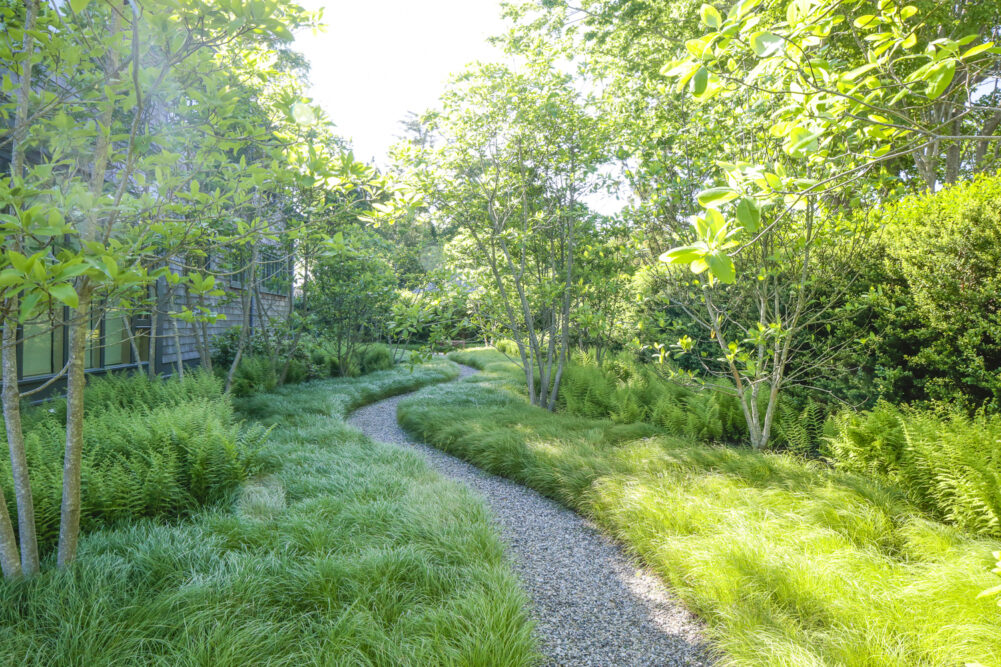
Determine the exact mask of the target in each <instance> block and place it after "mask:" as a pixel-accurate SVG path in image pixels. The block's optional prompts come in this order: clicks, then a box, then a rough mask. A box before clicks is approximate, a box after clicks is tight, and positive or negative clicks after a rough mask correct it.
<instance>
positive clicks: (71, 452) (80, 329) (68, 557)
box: [57, 280, 91, 568]
mask: <svg viewBox="0 0 1001 667" xmlns="http://www.w3.org/2000/svg"><path fill="white" fill-rule="evenodd" d="M77 293H78V294H79V297H80V304H79V306H78V307H77V308H76V309H75V311H74V318H73V319H72V320H71V321H70V324H69V328H70V329H69V371H68V372H67V373H66V453H65V457H64V459H63V500H62V507H61V508H60V516H59V550H58V554H57V564H58V566H59V567H60V568H65V567H67V566H68V565H69V564H70V563H72V562H73V561H74V560H75V559H76V547H77V541H78V540H79V537H80V506H81V498H80V468H81V464H82V460H83V407H84V406H83V393H84V386H85V385H86V382H87V378H86V373H85V371H86V368H85V363H84V359H85V356H86V353H87V338H88V336H89V334H90V301H91V288H90V285H89V284H88V283H87V281H86V280H84V281H83V282H82V285H81V287H78V288H77Z"/></svg>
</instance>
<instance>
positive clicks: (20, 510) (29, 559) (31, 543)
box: [0, 0, 39, 576]
mask: <svg viewBox="0 0 1001 667" xmlns="http://www.w3.org/2000/svg"><path fill="white" fill-rule="evenodd" d="M37 19H38V0H27V2H26V3H25V21H24V37H23V41H22V45H21V50H22V53H23V54H24V63H23V64H22V66H21V72H20V75H21V76H20V82H19V83H20V85H19V87H18V93H17V105H16V108H15V111H14V127H13V131H14V137H13V144H12V146H11V165H10V173H11V181H12V183H11V185H12V186H15V187H16V186H17V185H19V183H18V181H20V180H21V179H22V178H23V172H24V157H25V149H26V146H25V144H24V139H25V134H26V132H27V130H28V103H29V100H30V97H31V85H32V76H31V74H32V64H33V63H32V59H31V55H32V53H33V52H34V50H35V49H34V39H35V38H34V37H33V36H32V35H31V32H32V31H33V30H34V29H35V25H36V22H37ZM21 240H22V239H21V238H20V237H18V238H17V242H16V244H15V245H16V247H17V249H18V250H22V249H23V248H22V247H21ZM6 305H7V308H6V310H5V318H4V322H3V343H2V345H3V351H2V364H3V399H2V400H3V416H4V424H5V427H6V432H7V445H8V449H9V450H10V466H11V473H12V476H13V481H14V495H15V498H16V499H17V523H18V533H19V538H20V550H21V565H20V570H21V573H23V574H26V575H33V574H36V573H37V572H38V567H39V563H38V538H37V536H36V532H35V503H34V500H33V499H32V497H31V479H30V475H29V471H28V457H27V454H26V452H25V449H24V432H23V430H22V428H21V390H20V387H19V386H18V367H17V328H18V315H19V312H20V299H19V298H18V297H17V296H14V297H13V298H11V299H9V300H8V302H7V304H6ZM17 550H18V547H17V546H16V545H14V531H13V527H12V526H11V521H10V515H9V514H8V512H7V502H6V500H3V507H2V508H0V551H2V555H0V564H2V569H3V573H4V576H13V575H14V574H16V573H17V572H16V571H15V570H16V568H14V569H12V567H11V564H10V562H9V561H13V562H15V563H16V560H17Z"/></svg>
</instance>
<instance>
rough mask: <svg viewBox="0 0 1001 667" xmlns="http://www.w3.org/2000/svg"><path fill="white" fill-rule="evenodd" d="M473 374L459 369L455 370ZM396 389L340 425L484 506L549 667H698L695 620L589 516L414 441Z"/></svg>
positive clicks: (702, 650) (702, 657) (703, 655)
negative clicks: (412, 460) (401, 453)
mask: <svg viewBox="0 0 1001 667" xmlns="http://www.w3.org/2000/svg"><path fill="white" fill-rule="evenodd" d="M475 372H476V371H475V370H474V369H472V368H468V367H465V366H464V367H462V376H463V377H467V376H469V375H472V374H473V373H475ZM404 398H405V396H397V397H394V398H390V399H387V400H384V401H380V402H378V403H374V404H372V405H369V406H367V407H364V408H361V409H360V410H358V411H357V412H355V413H354V414H353V415H351V417H350V418H349V419H348V422H349V423H350V424H351V425H353V426H355V427H356V428H358V429H361V430H362V431H363V432H364V433H365V434H366V435H368V436H369V437H370V438H372V439H373V440H378V441H381V442H390V443H395V444H398V445H403V446H408V447H413V448H416V449H418V450H420V451H421V452H422V453H423V454H424V455H425V456H426V457H427V459H428V462H429V463H430V464H431V465H432V467H434V468H435V469H437V470H438V471H439V472H441V473H442V474H444V475H445V476H447V477H450V478H452V479H456V480H459V481H461V482H463V483H465V484H467V485H468V486H470V487H471V488H473V489H474V490H475V491H476V492H477V493H479V494H480V495H481V496H482V497H483V498H484V500H485V501H486V503H487V505H489V507H490V509H491V510H492V513H493V517H494V521H495V523H496V524H497V526H498V528H499V529H500V532H501V535H502V538H503V539H504V541H505V542H506V544H507V549H508V553H509V555H510V557H511V560H512V561H513V566H514V570H515V572H516V573H517V574H518V576H519V577H520V579H521V581H522V586H523V587H524V588H525V590H526V592H527V593H528V594H529V596H530V597H531V599H532V602H533V603H534V610H533V615H534V617H535V620H536V623H537V632H538V635H539V639H540V643H541V649H542V652H543V653H544V654H545V656H546V657H547V658H548V660H547V664H549V665H602V666H605V665H608V666H613V665H614V666H619V665H708V664H710V662H711V661H710V660H709V659H708V657H707V651H706V644H705V642H704V640H703V639H702V638H701V634H702V633H701V627H700V625H699V623H698V621H697V620H695V619H694V618H693V617H692V615H691V614H689V613H688V612H687V611H686V610H685V609H684V608H682V607H681V605H680V604H679V603H678V602H677V600H676V599H674V598H673V597H672V596H671V594H670V593H669V592H668V591H667V590H666V589H665V588H664V585H663V584H662V583H661V582H660V580H659V579H657V577H656V576H654V575H653V574H652V573H651V572H649V571H647V570H645V569H643V568H641V567H638V566H637V564H636V563H635V562H634V561H633V560H631V559H630V558H629V557H627V556H626V555H625V554H623V552H622V550H621V549H620V548H619V547H618V546H617V545H616V544H615V543H614V542H613V541H611V540H610V539H609V538H608V537H606V536H604V535H602V534H601V533H600V532H599V531H598V530H597V529H596V528H595V527H594V525H593V524H591V522H589V521H587V520H586V519H584V518H582V517H580V516H579V515H577V514H576V513H574V512H573V511H571V510H569V509H566V508H564V507H562V506H560V505H558V504H556V503H555V502H553V501H551V500H549V499H548V498H544V497H543V496H541V495H539V494H538V493H536V492H535V491H532V490H531V489H528V488H526V487H523V486H521V485H519V484H515V483H514V482H511V481H508V480H506V479H502V478H500V477H495V476H493V475H489V474H487V473H485V472H483V471H482V470H480V469H479V468H476V467H474V466H472V465H470V464H468V463H466V462H464V461H461V460H459V459H457V458H455V457H453V456H450V455H448V454H445V453H444V452H442V451H440V450H438V449H435V448H433V447H430V446H428V445H425V444H421V443H417V442H414V441H413V440H412V439H411V438H410V437H409V436H408V435H407V434H406V433H405V432H404V431H403V429H401V428H400V427H399V425H398V424H397V422H396V406H397V404H399V402H400V401H401V400H403V399H404Z"/></svg>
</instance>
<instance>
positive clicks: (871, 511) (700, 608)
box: [400, 352, 1001, 666]
mask: <svg viewBox="0 0 1001 667" xmlns="http://www.w3.org/2000/svg"><path fill="white" fill-rule="evenodd" d="M454 358H456V359H457V360H462V361H464V362H467V363H468V362H471V361H472V362H477V363H478V364H479V365H481V366H482V367H484V368H486V369H487V370H486V371H485V372H484V373H482V374H480V375H479V376H476V377H474V378H470V379H469V380H467V381H466V382H465V383H462V384H461V385H450V386H443V387H435V388H429V389H426V390H424V391H422V392H420V393H419V394H417V395H416V396H415V397H413V398H411V399H408V400H406V401H404V403H402V404H401V406H400V419H401V423H402V424H403V425H404V426H405V427H406V428H407V429H408V430H409V431H411V432H412V433H414V434H415V435H416V436H417V437H420V438H422V439H424V440H426V441H428V442H431V443H433V444H435V445H437V446H438V447H440V448H442V449H444V450H446V451H448V452H450V453H452V454H455V455H457V456H461V457H462V458H465V459H466V460H469V461H471V462H473V463H475V464H476V465H478V466H480V467H482V468H484V469H485V470H488V471H490V472H492V473H494V474H499V475H503V476H505V477H509V478H511V479H515V480H517V481H519V482H521V483H523V484H525V485H527V486H530V487H532V488H535V489H537V490H539V491H540V492H542V493H544V494H546V495H548V496H550V497H552V498H555V499H557V500H559V501H561V502H563V503H565V504H567V505H569V506H571V507H573V508H574V509H576V510H578V511H580V512H582V513H584V514H586V515H589V516H591V517H593V518H595V519H596V520H597V521H598V522H599V523H600V524H602V525H603V526H604V527H605V528H606V529H608V530H609V531H610V532H612V533H613V534H614V535H616V536H617V537H618V538H620V539H621V540H622V541H623V542H625V544H627V545H628V546H629V548H631V549H633V550H635V551H636V552H637V553H638V554H639V555H640V556H641V557H642V558H643V559H644V560H645V561H646V562H647V563H649V564H650V565H651V566H652V567H653V568H655V569H656V570H657V571H658V572H659V573H660V574H661V575H662V576H663V577H664V578H665V579H666V580H667V581H669V582H670V583H671V584H672V586H673V588H674V589H675V590H676V591H677V593H678V594H679V595H680V596H681V597H682V598H683V599H684V600H685V601H686V602H687V603H688V604H689V605H690V606H691V607H692V608H693V609H694V610H695V611H697V612H698V613H699V614H701V615H702V616H703V617H704V618H706V619H707V621H708V623H709V627H710V632H711V634H712V637H713V638H714V639H715V642H716V646H717V647H718V648H719V651H720V654H721V661H722V662H723V664H774V665H830V664H844V665H873V666H875V665H880V666H882V665H900V666H904V665H917V664H924V665H956V664H963V663H964V662H979V663H981V664H984V665H992V664H1001V617H999V616H998V609H997V607H996V606H995V604H994V603H993V601H991V600H988V599H985V598H980V599H978V598H977V595H978V594H979V593H980V592H981V591H983V590H985V589H988V588H990V587H991V586H992V585H996V580H995V581H992V579H991V575H990V573H989V569H990V567H989V565H990V563H991V557H990V554H991V552H992V550H997V549H998V548H999V546H1001V543H999V542H997V541H992V540H989V539H978V538H974V537H971V536H970V535H969V534H968V533H965V532H964V531H962V530H960V529H959V528H957V527H954V526H950V525H946V524H943V523H940V522H937V521H935V520H934V519H933V518H932V517H930V516H929V515H928V514H927V513H926V512H925V511H923V508H922V507H920V506H919V505H916V504H915V503H914V502H913V501H912V499H910V498H909V497H908V495H907V493H905V492H904V491H903V490H902V489H900V488H899V487H897V486H895V485H893V484H890V483H886V482H883V481H880V480H879V479H874V478H869V477H865V476H861V475H858V474H853V473H850V472H844V471H838V470H832V469H830V468H829V467H827V466H825V465H823V464H822V463H820V462H817V461H807V460H804V459H802V458H800V457H798V456H794V455H790V454H780V453H767V452H765V453H761V452H755V451H753V450H751V449H749V448H740V447H719V446H716V447H711V446H706V445H705V444H701V443H699V442H698V441H696V440H694V439H691V438H680V437H675V436H670V435H666V434H664V432H663V431H662V430H660V429H657V428H656V427H654V426H651V425H648V424H617V423H615V422H613V421H611V420H608V419H584V418H580V417H577V416H574V415H569V414H560V413H557V414H552V413H548V412H546V411H544V410H541V409H538V408H534V407H532V406H530V405H528V404H527V403H526V402H525V401H524V399H523V398H522V397H521V396H520V395H519V393H518V390H517V389H516V388H515V387H514V386H513V385H512V380H513V379H514V378H516V377H517V373H518V369H517V367H515V368H514V369H512V368H510V367H506V366H504V365H503V364H502V363H501V362H500V361H499V360H498V359H497V358H496V357H495V356H492V355H491V354H489V353H484V352H466V353H462V354H456V355H454Z"/></svg>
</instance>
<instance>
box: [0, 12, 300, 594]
mask: <svg viewBox="0 0 1001 667" xmlns="http://www.w3.org/2000/svg"><path fill="white" fill-rule="evenodd" d="M0 12H2V14H3V22H4V25H5V26H6V27H7V30H6V31H5V33H4V39H3V40H2V41H0V51H2V55H3V59H4V62H9V63H12V65H13V66H14V67H16V68H17V72H16V73H17V76H18V78H17V79H12V78H8V79H6V81H8V82H9V81H14V80H17V82H18V89H17V93H16V94H15V95H13V96H11V98H10V101H9V102H4V116H5V117H9V118H13V122H12V125H11V126H10V127H8V128H6V129H5V131H4V133H3V134H2V135H0V144H9V145H10V146H11V152H12V161H11V166H10V178H9V179H7V180H5V182H4V183H3V185H2V187H0V197H2V200H0V204H2V205H3V207H4V209H5V211H7V213H5V214H4V215H3V218H2V223H3V224H2V227H0V234H3V236H4V252H3V254H2V256H0V289H2V295H0V296H2V298H3V315H4V343H3V354H4V368H3V382H4V408H5V413H6V414H5V422H6V425H7V429H8V432H7V436H8V444H9V446H10V449H11V455H12V463H13V467H14V470H15V473H14V474H15V488H16V496H17V500H18V504H19V516H20V517H21V521H20V524H21V545H20V546H21V551H22V554H21V555H22V560H23V565H22V567H21V568H20V569H22V570H23V571H24V572H26V573H31V572H34V571H37V568H38V557H37V551H36V550H35V549H34V548H33V546H32V545H33V539H32V537H31V533H32V531H31V525H30V524H31V522H32V520H31V515H32V511H31V503H30V493H29V492H30V483H29V482H28V471H27V463H26V461H25V460H24V458H23V457H22V456H21V451H22V450H23V439H21V436H20V433H19V431H20V428H19V412H18V410H19V409H20V408H19V406H18V405H17V403H18V399H19V398H23V397H24V395H23V394H22V395H20V396H19V395H18V392H17V390H16V389H17V380H18V368H17V363H16V358H15V355H14V350H15V349H16V345H17V343H18V340H17V336H18V335H19V334H17V331H18V330H19V329H21V328H22V327H23V326H24V325H26V324H32V323H48V326H49V327H55V326H65V327H67V328H68V330H69V332H70V335H69V340H70V342H69V354H68V356H69V363H68V364H67V366H66V368H64V369H63V371H62V373H61V374H63V375H65V377H66V381H67V417H66V446H65V462H64V472H63V498H62V509H61V525H60V539H59V547H58V564H59V566H61V567H65V566H67V565H68V564H69V563H71V562H72V561H73V560H74V558H75V554H76V543H77V538H78V535H79V518H80V493H81V488H80V461H81V454H82V446H83V440H82V428H83V407H84V406H83V400H84V399H83V388H84V384H85V372H84V371H85V358H86V355H87V341H88V338H89V336H90V329H91V326H92V324H91V322H92V321H95V320H96V319H99V318H100V317H101V316H102V315H103V314H104V313H105V312H106V311H108V310H109V309H115V310H116V311H118V312H129V311H130V310H132V309H134V308H143V307H146V306H148V297H147V291H148V286H149V285H150V283H151V282H152V281H154V280H157V279H167V278H169V279H170V280H171V281H172V282H175V283H185V284H186V288H187V289H188V290H189V292H191V293H192V294H195V295H196V296H197V295H198V294H207V293H210V292H212V291H213V289H214V284H213V283H214V281H213V280H211V279H208V278H206V277H204V276H202V275H201V274H199V273H198V272H197V271H190V270H188V269H189V268H190V267H188V266H187V265H185V262H184V258H185V257H187V256H188V255H190V254H191V253H192V252H195V251H196V249H197V248H200V247H202V246H201V245H200V244H203V243H204V242H205V241H206V240H207V239H208V238H210V236H211V235H210V234H209V232H210V231H211V229H210V228H211V225H203V224H202V223H203V222H207V223H210V222H214V221H218V220H219V218H220V217H221V212H222V211H224V210H225V209H226V207H228V206H234V207H237V208H239V207H240V206H243V205H245V204H246V202H247V201H248V199H249V193H250V192H251V191H252V188H253V184H254V179H255V178H259V176H260V173H259V172H257V173H254V172H251V173H249V174H248V173H247V172H246V170H243V171H241V170H240V169H239V168H238V167H239V165H238V164H236V163H235V162H234V153H235V152H236V151H238V150H239V148H240V147H241V146H243V145H245V144H246V143H247V141H246V137H247V136H248V135H250V134H252V132H250V131H249V130H250V128H249V126H248V125H242V126H241V125H240V124H239V122H238V121H239V119H237V120H234V121H233V122H231V123H230V122H227V119H228V118H229V113H228V112H229V111H231V110H232V109H233V108H234V106H235V105H236V103H237V100H236V99H235V98H234V96H233V95H232V94H231V93H228V92H227V91H228V90H229V89H227V87H226V85H225V83H226V82H225V79H226V78H227V77H228V76H229V73H228V72H227V71H224V70H221V69H220V68H219V67H217V64H218V62H219V58H220V54H222V53H223V52H225V51H226V50H227V49H230V50H238V49H239V48H241V45H243V46H246V45H248V44H250V43H251V42H257V43H259V42H260V41H261V40H263V41H264V42H268V43H275V42H280V41H281V40H287V39H290V37H291V34H290V32H289V27H290V26H295V25H298V24H300V23H302V22H303V21H304V20H305V19H306V15H305V14H304V13H303V12H302V10H301V8H299V7H297V6H295V5H284V4H282V5H280V4H279V3H277V2H274V1H272V0H247V1H246V2H238V3H229V5H227V6H226V7H219V6H217V5H215V4H214V3H207V2H202V1H199V0H164V2H163V3H160V4H156V5H155V6H150V5H148V4H147V5H146V6H145V7H144V8H141V7H140V6H139V5H138V4H137V3H132V2H129V3H124V4H123V3H113V2H88V1H86V0H84V1H81V2H72V3H69V4H68V5H66V4H65V3H54V6H49V5H48V4H45V5H43V4H41V3H39V2H29V3H27V4H26V5H25V6H23V7H10V6H4V7H3V8H2V9H0ZM33 24H34V25H33ZM194 109H197V111H194ZM185 111H186V112H188V113H187V115H185ZM203 112H204V114H203ZM181 119H186V120H191V119H197V120H195V121H194V122H193V124H191V125H188V126H187V127H186V128H185V129H187V130H189V131H193V132H191V134H189V135H186V136H188V137H191V136H194V137H200V138H201V139H203V140H205V143H204V144H202V145H200V146H198V147H197V150H192V148H193V146H192V144H190V143H186V142H185V141H184V138H185V136H184V135H182V134H175V133H172V131H171V130H172V128H173V126H172V123H174V122H177V121H180V120H181ZM177 124H178V125H183V123H181V122H177ZM208 137H211V140H207V139H206V138H208ZM28 155H30V160H29V159H28V158H27V156H28ZM226 163H229V164H230V165H231V166H232V168H230V169H219V167H220V165H224V164H226ZM196 167H199V168H205V169H206V170H212V169H215V171H214V172H213V173H214V175H215V176H216V177H217V178H220V179H221V180H220V182H219V184H218V185H219V187H217V189H216V190H215V191H213V192H206V191H204V190H203V189H202V188H200V187H199V176H201V174H198V173H197V169H196ZM224 176H228V177H229V178H223V177H224ZM202 180H203V181H205V180H208V179H206V178H204V177H202ZM175 269H177V271H176V272H175ZM63 306H65V307H67V308H68V309H69V312H70V316H69V317H68V318H66V319H65V321H64V320H63V318H62V317H58V316H56V315H55V313H56V312H58V310H59V309H61V308H62V307H63ZM57 307H58V308H57ZM203 316H205V317H210V316H214V315H212V314H211V313H206V314H203ZM25 490H27V491H28V492H26V491H25ZM2 518H3V514H2V513H0V563H2V564H3V565H4V573H5V575H7V576H13V575H15V574H17V570H18V569H19V568H17V567H15V562H16V559H17V545H15V544H13V543H12V541H11V539H10V538H11V537H12V531H7V530H6V529H5V522H4V521H3V520H2ZM6 525H9V521H7V522H6Z"/></svg>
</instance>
